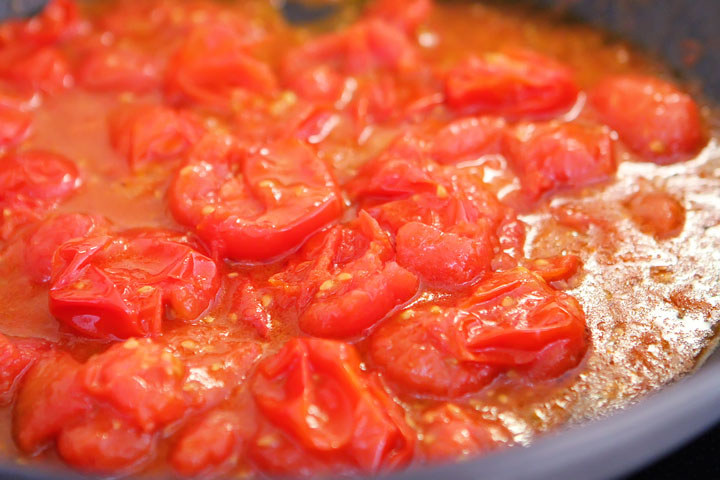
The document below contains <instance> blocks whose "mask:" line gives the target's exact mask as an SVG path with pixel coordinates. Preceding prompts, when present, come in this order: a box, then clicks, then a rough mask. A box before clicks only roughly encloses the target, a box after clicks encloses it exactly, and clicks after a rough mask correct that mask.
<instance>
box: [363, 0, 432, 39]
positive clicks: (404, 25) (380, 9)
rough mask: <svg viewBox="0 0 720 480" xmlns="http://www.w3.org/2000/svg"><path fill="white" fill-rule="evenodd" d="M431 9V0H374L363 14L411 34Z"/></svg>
mask: <svg viewBox="0 0 720 480" xmlns="http://www.w3.org/2000/svg"><path fill="white" fill-rule="evenodd" d="M431 9H432V0H375V1H374V2H372V3H370V6H369V7H368V8H367V10H366V11H365V16H366V17H371V18H379V19H381V20H384V21H386V22H388V23H391V24H393V25H396V26H397V27H398V28H400V29H402V30H404V31H405V32H407V33H408V34H411V33H413V32H414V31H415V30H417V28H418V26H420V24H422V23H423V22H424V21H425V20H426V19H427V17H428V15H429V14H430V10H431Z"/></svg>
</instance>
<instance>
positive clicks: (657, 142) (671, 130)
mask: <svg viewBox="0 0 720 480" xmlns="http://www.w3.org/2000/svg"><path fill="white" fill-rule="evenodd" d="M589 100H590V105H592V107H593V108H594V109H595V110H596V111H597V113H598V114H599V115H600V118H601V119H602V121H603V122H605V123H606V124H607V125H609V126H610V127H611V128H613V129H614V130H616V131H617V132H618V134H619V135H620V139H621V140H622V141H623V142H624V143H625V144H626V145H627V146H628V147H629V148H630V149H631V150H633V151H634V152H635V153H637V154H639V155H641V156H642V157H644V158H645V159H647V160H651V161H654V162H659V163H667V162H670V161H677V160H683V159H686V158H688V157H689V156H691V155H692V154H694V153H696V152H697V151H698V150H699V149H700V148H701V147H702V146H703V145H704V144H705V142H706V137H705V133H704V130H703V126H702V120H701V118H700V112H699V109H698V106H697V104H696V103H695V101H694V100H693V99H692V98H691V97H690V96H689V95H688V94H686V93H684V92H682V91H680V90H679V89H678V88H677V87H676V86H675V85H673V84H671V83H668V82H665V81H663V80H660V79H657V78H653V77H645V76H639V75H619V76H613V77H609V78H607V79H605V80H604V81H602V82H601V83H600V84H599V85H597V86H596V87H595V88H594V89H593V90H592V91H591V92H590V95H589Z"/></svg>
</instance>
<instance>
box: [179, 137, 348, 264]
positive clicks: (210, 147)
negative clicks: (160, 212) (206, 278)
mask: <svg viewBox="0 0 720 480" xmlns="http://www.w3.org/2000/svg"><path fill="white" fill-rule="evenodd" d="M237 171H240V172H241V173H242V176H240V177H239V178H241V179H242V180H243V181H242V182H241V181H240V180H239V178H238V175H237V173H236V172H237ZM169 198H170V209H171V211H172V213H173V215H174V216H175V218H176V219H177V220H178V221H179V222H181V223H183V224H185V225H187V226H189V227H191V228H195V229H196V231H197V233H198V235H199V236H200V238H201V239H203V240H204V241H205V242H206V243H207V244H208V245H210V249H211V251H212V252H213V253H214V254H216V255H217V256H219V257H221V258H222V257H226V258H230V259H233V260H238V261H246V262H262V261H268V260H272V259H275V258H277V257H279V256H282V255H285V254H287V253H288V252H289V251H292V250H293V249H295V248H297V247H298V246H300V245H301V244H302V243H303V242H304V241H305V240H306V239H307V238H308V237H309V236H310V235H311V234H313V233H315V232H316V231H317V230H319V229H321V228H322V227H324V226H325V225H327V224H328V223H330V222H332V221H334V220H335V219H337V218H338V217H339V216H340V214H341V212H342V210H343V206H342V201H341V194H340V192H339V189H338V186H337V184H336V182H335V180H334V178H333V177H332V175H331V173H330V172H329V170H328V168H327V166H326V165H325V164H324V163H323V162H322V161H321V160H320V159H319V158H317V156H316V155H315V153H314V152H313V151H312V150H311V149H310V148H309V147H308V146H307V145H305V144H304V143H302V142H300V141H297V140H292V139H291V140H284V141H279V142H278V143H275V144H273V145H270V146H268V147H267V148H265V149H263V150H261V151H260V152H253V153H251V152H247V151H245V150H244V149H243V148H241V147H239V146H238V145H237V144H233V142H232V140H228V139H227V138H224V137H206V139H205V140H203V142H201V143H200V144H199V145H198V146H197V147H196V148H195V150H194V151H193V153H192V154H191V158H190V161H189V163H188V164H187V165H186V166H185V167H184V168H182V169H181V170H180V171H179V173H178V174H177V175H176V177H175V179H174V181H173V183H172V185H171V187H170V192H169Z"/></svg>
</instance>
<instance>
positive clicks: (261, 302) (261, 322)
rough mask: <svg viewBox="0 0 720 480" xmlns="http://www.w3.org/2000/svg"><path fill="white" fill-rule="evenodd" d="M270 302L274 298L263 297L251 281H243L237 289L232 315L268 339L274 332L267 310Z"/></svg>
mask: <svg viewBox="0 0 720 480" xmlns="http://www.w3.org/2000/svg"><path fill="white" fill-rule="evenodd" d="M270 302H272V298H271V297H270V296H269V295H262V296H261V295H260V293H259V292H258V291H257V289H256V288H255V286H254V285H253V283H252V282H251V281H250V280H248V279H242V280H240V281H239V282H238V285H237V286H236V287H235V291H234V295H233V302H232V306H231V311H232V313H231V314H234V315H236V316H237V317H238V320H239V321H242V322H245V323H247V324H249V325H251V326H252V327H253V328H254V329H255V331H256V332H257V333H258V335H260V337H262V338H265V339H267V338H269V337H270V333H271V332H272V330H273V320H272V317H271V316H270V314H269V313H268V311H267V308H266V307H267V306H268V305H269V304H270Z"/></svg>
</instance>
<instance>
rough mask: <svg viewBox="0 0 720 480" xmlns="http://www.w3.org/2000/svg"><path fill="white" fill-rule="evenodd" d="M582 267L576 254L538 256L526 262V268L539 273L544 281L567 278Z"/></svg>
mask: <svg viewBox="0 0 720 480" xmlns="http://www.w3.org/2000/svg"><path fill="white" fill-rule="evenodd" d="M581 267H582V260H580V257H578V256H577V255H559V256H557V257H552V258H538V259H535V260H532V261H531V262H529V263H528V265H527V268H528V269H529V270H531V271H533V272H535V273H537V274H538V275H540V276H541V277H542V278H543V280H545V281H546V282H548V283H550V282H557V281H559V280H568V279H569V278H570V277H572V276H573V275H575V274H576V273H577V272H578V270H580V268H581Z"/></svg>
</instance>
